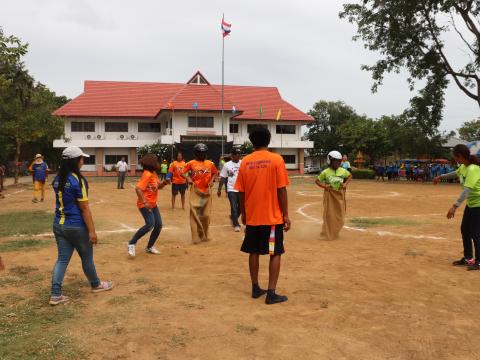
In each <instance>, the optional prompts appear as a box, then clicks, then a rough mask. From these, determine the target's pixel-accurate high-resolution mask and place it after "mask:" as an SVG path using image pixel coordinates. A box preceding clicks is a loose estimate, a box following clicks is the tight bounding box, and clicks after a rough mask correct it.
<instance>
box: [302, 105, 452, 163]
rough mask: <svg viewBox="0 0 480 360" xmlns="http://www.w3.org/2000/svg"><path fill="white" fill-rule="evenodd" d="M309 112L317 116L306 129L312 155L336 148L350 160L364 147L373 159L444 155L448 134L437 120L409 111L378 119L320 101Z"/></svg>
mask: <svg viewBox="0 0 480 360" xmlns="http://www.w3.org/2000/svg"><path fill="white" fill-rule="evenodd" d="M409 111H412V112H413V110H412V109H410V110H409ZM309 113H310V115H312V116H313V117H314V119H315V122H314V123H313V124H311V125H308V127H309V129H308V132H307V138H308V139H309V140H311V141H313V142H314V148H313V149H311V150H309V151H310V154H311V155H313V156H321V157H325V156H326V154H327V153H328V152H329V151H331V150H334V149H335V150H339V151H340V152H342V153H343V154H347V155H349V156H350V161H353V160H354V159H355V156H356V154H358V152H359V151H361V152H362V153H363V154H364V155H366V157H367V159H368V160H369V162H370V163H373V162H374V161H375V160H378V159H380V158H383V157H386V156H390V155H397V156H399V157H417V156H420V155H424V154H426V155H430V156H431V157H443V156H445V150H444V149H443V148H442V144H443V142H444V141H445V137H446V136H445V134H441V133H439V132H438V129H437V127H436V124H435V123H429V122H423V121H419V120H418V119H417V118H415V117H412V116H411V114H409V113H408V112H405V113H403V114H402V115H400V116H383V117H381V118H380V119H378V120H375V119H371V118H368V117H366V116H365V115H362V116H360V115H358V114H357V113H356V112H355V110H354V109H352V108H351V107H350V106H348V105H346V104H345V103H343V102H338V101H337V102H327V101H319V102H317V103H316V104H315V105H314V107H313V109H312V110H311V111H310V112H309Z"/></svg>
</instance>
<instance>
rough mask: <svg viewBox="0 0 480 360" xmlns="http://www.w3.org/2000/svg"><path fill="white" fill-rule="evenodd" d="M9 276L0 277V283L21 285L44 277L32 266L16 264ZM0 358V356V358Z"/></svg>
mask: <svg viewBox="0 0 480 360" xmlns="http://www.w3.org/2000/svg"><path fill="white" fill-rule="evenodd" d="M8 273H9V276H2V277H1V278H0V285H1V286H5V285H12V286H22V285H30V284H33V283H36V282H39V281H42V280H43V279H44V278H45V277H44V276H43V275H42V274H40V273H39V272H38V268H36V267H32V266H16V267H13V268H11V269H10V270H9V272H8ZM0 359H1V358H0Z"/></svg>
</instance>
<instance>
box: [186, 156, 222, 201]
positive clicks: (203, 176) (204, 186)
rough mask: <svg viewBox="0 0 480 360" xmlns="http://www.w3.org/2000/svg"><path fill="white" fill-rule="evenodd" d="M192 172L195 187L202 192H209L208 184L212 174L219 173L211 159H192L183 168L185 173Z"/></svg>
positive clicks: (191, 176)
mask: <svg viewBox="0 0 480 360" xmlns="http://www.w3.org/2000/svg"><path fill="white" fill-rule="evenodd" d="M188 172H190V178H191V179H192V181H193V183H194V185H195V187H196V188H197V189H198V190H200V191H201V192H204V193H207V192H208V184H209V183H210V180H212V176H213V175H216V174H218V170H217V168H216V167H215V164H214V163H213V162H211V161H209V160H205V161H198V160H192V161H189V162H188V163H187V165H186V166H185V167H184V168H183V173H184V174H186V173H188Z"/></svg>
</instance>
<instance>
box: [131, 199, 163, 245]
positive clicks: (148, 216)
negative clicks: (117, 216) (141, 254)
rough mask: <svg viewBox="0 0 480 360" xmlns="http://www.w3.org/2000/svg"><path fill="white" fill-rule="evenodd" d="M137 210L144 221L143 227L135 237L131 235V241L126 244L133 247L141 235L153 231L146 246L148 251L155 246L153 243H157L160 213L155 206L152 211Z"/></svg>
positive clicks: (160, 224)
mask: <svg viewBox="0 0 480 360" xmlns="http://www.w3.org/2000/svg"><path fill="white" fill-rule="evenodd" d="M138 210H140V213H141V214H142V216H143V219H144V220H145V225H143V226H142V227H141V228H140V229H138V230H137V232H136V233H135V235H133V238H132V240H130V241H129V242H128V243H129V244H130V245H135V244H136V243H137V241H138V240H140V238H141V237H142V236H143V235H145V234H146V233H148V232H149V231H150V230H152V229H153V231H152V233H151V234H150V240H149V241H148V245H147V248H148V249H150V248H151V247H152V246H153V245H155V241H157V239H158V236H159V235H160V231H161V230H162V217H161V216H160V211H159V210H158V207H157V206H155V207H154V208H153V209H146V208H140V209H138Z"/></svg>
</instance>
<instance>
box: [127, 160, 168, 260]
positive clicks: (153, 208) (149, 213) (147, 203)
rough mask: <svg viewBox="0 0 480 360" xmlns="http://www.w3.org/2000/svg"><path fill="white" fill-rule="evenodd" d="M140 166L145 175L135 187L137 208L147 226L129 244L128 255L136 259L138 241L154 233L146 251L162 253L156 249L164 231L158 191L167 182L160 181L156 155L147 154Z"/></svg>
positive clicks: (156, 253) (139, 230)
mask: <svg viewBox="0 0 480 360" xmlns="http://www.w3.org/2000/svg"><path fill="white" fill-rule="evenodd" d="M140 164H141V165H142V167H143V174H142V177H141V178H140V181H139V182H138V183H137V186H136V187H135V191H136V192H137V197H138V199H137V207H138V210H140V213H141V214H142V216H143V218H144V219H145V225H144V226H142V227H141V228H140V229H138V231H137V232H136V233H135V235H133V237H132V239H131V240H130V241H129V242H128V254H129V255H130V256H131V257H135V245H136V243H137V241H138V240H139V239H140V238H141V237H142V236H144V235H145V234H147V233H148V232H149V231H152V232H151V234H150V240H149V241H148V245H147V247H146V249H145V251H146V252H147V253H149V254H155V255H158V254H160V252H159V251H158V250H157V249H155V247H154V245H155V242H156V241H157V239H158V236H159V235H160V231H161V230H162V217H161V216H160V211H159V210H158V207H157V197H158V189H163V188H164V187H165V185H167V182H166V181H165V180H164V181H160V179H159V178H158V175H157V172H156V170H157V169H158V158H157V156H156V155H154V154H147V155H145V156H144V157H143V158H142V159H141V160H140Z"/></svg>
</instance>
